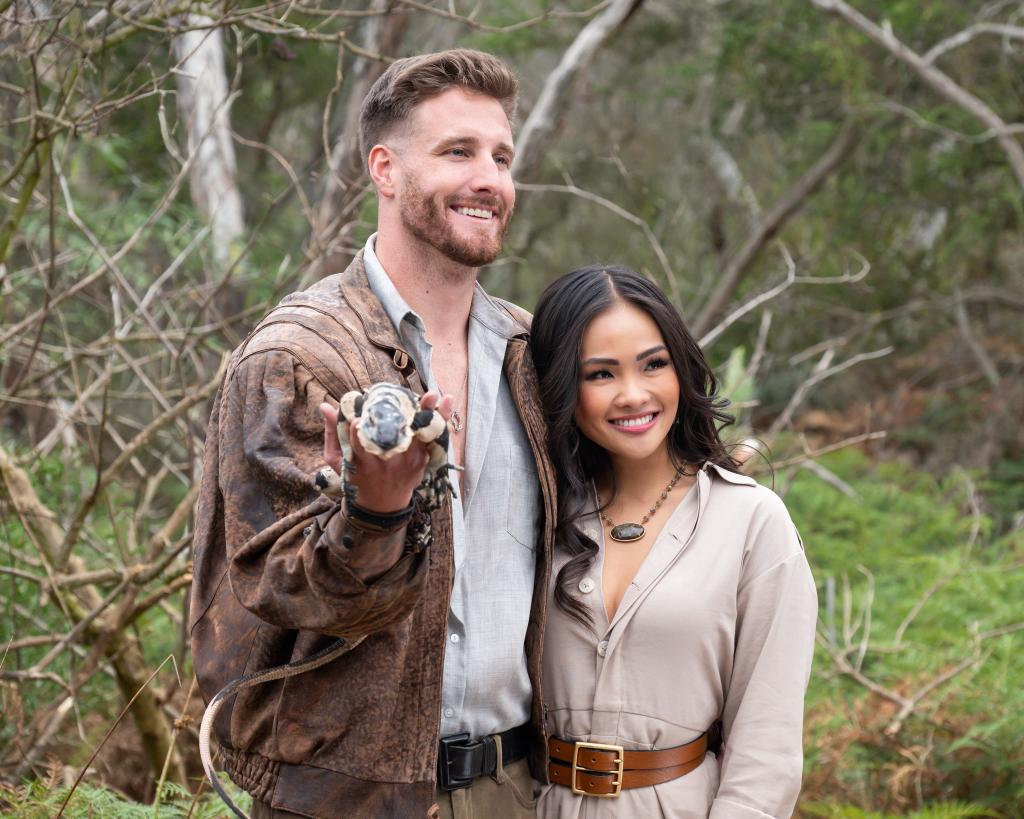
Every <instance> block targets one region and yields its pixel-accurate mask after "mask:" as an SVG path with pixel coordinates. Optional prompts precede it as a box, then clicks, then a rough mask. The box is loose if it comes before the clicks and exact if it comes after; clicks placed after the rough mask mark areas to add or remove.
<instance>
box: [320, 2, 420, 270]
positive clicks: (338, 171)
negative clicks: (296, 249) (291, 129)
mask: <svg viewBox="0 0 1024 819" xmlns="http://www.w3.org/2000/svg"><path fill="white" fill-rule="evenodd" d="M393 4H394V3H393V0H373V3H372V4H371V6H370V8H371V10H373V11H380V12H387V13H382V14H380V15H379V16H376V17H370V18H369V19H368V20H367V23H366V33H365V38H366V43H365V45H366V48H367V49H369V50H370V51H373V52H375V53H377V54H388V55H390V54H395V53H397V52H398V49H399V48H400V46H401V44H402V39H403V38H404V37H405V32H406V30H407V29H408V27H409V19H410V15H409V14H405V13H395V12H392V11H388V10H389V9H390V7H391V6H392V5H393ZM386 68H387V64H386V63H383V62H381V61H379V60H371V59H368V58H366V57H360V58H358V59H357V60H356V62H355V65H354V66H353V69H352V70H353V73H354V76H353V81H352V85H351V87H350V89H349V92H348V98H347V102H346V105H345V114H344V117H343V118H342V122H343V125H342V129H341V133H340V134H338V138H337V139H336V140H335V142H334V145H333V147H332V148H331V155H330V158H329V159H328V161H327V175H326V180H325V184H324V193H323V197H322V198H321V200H320V206H319V208H318V210H317V216H316V224H315V225H314V226H313V236H312V242H311V244H312V253H313V254H314V255H315V256H316V257H318V259H317V262H316V265H315V266H316V267H317V268H319V269H318V273H319V275H325V274H327V273H330V272H333V269H334V268H335V267H336V266H337V262H338V260H339V258H341V257H346V256H347V255H348V253H347V250H346V248H347V246H348V240H349V236H350V234H351V232H352V223H353V215H354V212H355V210H356V209H357V207H358V205H359V200H360V199H361V198H362V194H363V191H364V188H365V185H366V181H367V180H366V169H365V168H364V167H363V160H362V155H361V154H360V152H359V112H360V109H361V108H362V104H363V98H364V97H365V96H366V95H367V94H368V93H369V91H370V88H371V87H372V86H373V84H374V83H375V82H376V81H377V79H378V78H379V77H380V75H381V74H383V73H384V70H385V69H386Z"/></svg>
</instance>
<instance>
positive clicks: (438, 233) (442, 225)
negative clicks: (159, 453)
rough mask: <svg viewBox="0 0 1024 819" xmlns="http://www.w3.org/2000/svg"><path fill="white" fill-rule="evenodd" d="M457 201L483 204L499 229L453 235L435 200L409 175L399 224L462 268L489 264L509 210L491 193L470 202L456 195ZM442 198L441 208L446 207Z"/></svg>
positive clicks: (497, 248) (505, 228) (497, 249)
mask: <svg viewBox="0 0 1024 819" xmlns="http://www.w3.org/2000/svg"><path fill="white" fill-rule="evenodd" d="M458 201H459V203H460V204H464V205H467V206H469V207H486V208H489V209H491V210H492V211H493V213H494V215H493V216H491V218H492V219H497V220H499V221H500V230H499V231H498V233H497V235H495V236H493V237H491V236H488V237H484V236H480V237H477V238H475V239H468V238H464V237H461V236H459V235H457V234H456V232H455V230H454V228H453V227H452V225H451V224H450V223H449V222H448V220H447V219H446V218H445V217H446V215H447V214H446V213H445V212H442V211H441V210H440V209H439V207H438V204H437V200H435V199H433V198H431V197H429V196H425V195H424V194H423V190H422V188H420V186H419V184H418V183H417V180H416V178H415V177H413V176H410V177H409V178H408V180H407V182H406V186H405V191H404V195H403V197H402V203H401V206H400V213H401V217H402V224H403V225H404V226H405V228H406V230H408V231H409V232H410V233H411V234H412V235H413V236H415V237H416V238H417V239H419V240H420V241H421V242H424V243H425V244H428V245H430V246H431V247H432V248H434V249H435V250H437V251H438V252H439V253H441V254H442V255H444V256H445V257H447V258H448V259H451V260H452V261H453V262H456V263H457V264H461V265H465V266H466V267H482V266H483V265H485V264H490V263H491V262H493V261H494V260H495V259H497V258H498V254H499V253H501V242H502V239H504V238H505V234H506V233H507V232H508V225H509V221H510V219H511V216H512V212H511V211H509V212H507V213H506V212H504V209H503V207H502V204H501V200H499V199H498V198H497V197H492V196H481V197H477V198H475V199H474V200H473V201H467V200H466V199H465V198H460V199H459V200H458ZM448 207H449V204H448V202H447V201H446V202H445V205H444V208H445V211H447V210H448Z"/></svg>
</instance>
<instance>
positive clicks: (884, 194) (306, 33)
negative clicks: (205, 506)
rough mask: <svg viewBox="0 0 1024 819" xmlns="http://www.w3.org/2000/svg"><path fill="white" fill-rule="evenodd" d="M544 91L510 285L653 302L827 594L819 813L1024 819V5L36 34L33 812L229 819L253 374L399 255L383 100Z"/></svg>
mask: <svg viewBox="0 0 1024 819" xmlns="http://www.w3.org/2000/svg"><path fill="white" fill-rule="evenodd" d="M454 45H461V46H468V47H475V48H481V49H485V50H488V51H491V52H493V53H495V54H498V55H501V56H503V57H505V58H507V59H508V61H509V62H510V63H511V64H512V65H513V66H515V67H516V68H517V69H518V71H519V72H520V74H521V78H522V100H521V106H520V116H519V118H518V121H517V122H516V123H514V129H515V131H516V134H517V136H516V141H517V150H518V156H517V159H516V164H515V168H514V173H515V176H516V179H517V183H518V187H519V192H518V204H517V215H516V217H515V219H514V220H513V226H512V230H511V233H510V235H509V237H508V242H507V246H506V252H505V253H504V255H503V256H502V258H501V259H500V260H499V261H498V262H496V263H495V264H494V265H492V266H491V267H490V268H489V269H487V270H486V271H485V272H484V275H483V280H484V283H485V285H486V286H487V288H488V289H489V290H490V291H491V292H492V293H494V294H496V295H499V296H503V297H506V298H511V299H513V300H515V301H517V302H519V303H521V304H523V305H524V306H526V307H528V308H530V307H532V305H533V304H534V303H535V301H536V298H537V296H538V294H539V292H540V290H541V289H542V287H543V286H544V285H545V284H546V283H547V282H549V281H551V280H552V279H553V278H555V277H556V276H558V275H559V274H561V273H563V272H565V271H567V270H569V269H571V268H573V267H576V266H579V265H581V264H585V263H590V262H595V261H604V262H609V263H622V264H627V265H630V266H633V267H636V268H638V269H640V270H642V271H644V272H645V273H646V274H647V275H649V276H650V277H651V278H653V279H654V280H655V281H657V282H658V283H659V284H660V285H662V286H663V287H664V288H665V290H666V291H667V292H668V293H670V294H671V297H672V299H673V301H674V302H675V303H676V304H677V305H678V306H679V307H680V309H681V310H682V312H683V314H684V315H685V316H686V317H687V320H688V321H689V322H690V324H691V327H692V328H693V329H694V330H695V332H696V334H697V335H698V336H699V337H700V338H701V340H702V342H703V344H704V346H705V349H706V350H707V352H708V355H709V358H710V360H711V361H712V363H713V365H714V366H715V368H716V371H717V372H718V374H719V376H720V378H721V380H722V385H723V390H724V393H725V394H726V395H727V396H728V397H729V398H731V399H732V400H733V402H734V405H733V407H734V410H735V411H736V413H737V416H738V423H737V425H736V426H734V427H731V428H730V429H728V430H727V432H726V434H727V437H728V438H729V439H730V440H733V441H739V440H741V439H742V438H744V437H745V436H747V435H751V434H753V435H756V436H758V437H759V438H760V439H761V440H762V441H763V442H764V443H765V444H767V446H768V447H770V452H771V461H772V463H773V465H774V471H773V472H770V471H768V470H767V469H766V467H765V465H764V463H763V461H760V460H757V459H754V460H752V461H751V462H750V463H751V464H752V465H751V466H750V470H751V471H752V472H753V473H754V474H756V475H757V476H758V477H759V479H761V480H763V481H764V482H766V483H769V484H771V485H774V487H775V488H776V490H777V491H778V492H779V493H780V494H782V495H783V496H784V497H785V499H786V501H787V504H788V505H789V507H790V509H791V510H792V514H793V516H794V519H795V520H796V522H797V525H798V526H799V528H800V530H801V532H802V534H803V537H804V540H805V543H806V546H807V552H808V557H809V559H810V561H811V564H812V567H813V569H814V572H815V576H816V579H817V583H818V588H819V595H820V600H821V620H820V623H819V629H818V645H817V656H816V660H815V668H814V672H813V676H812V680H811V684H810V691H809V695H808V707H807V720H806V749H807V752H806V761H805V789H804V793H803V795H802V797H801V802H800V808H799V811H800V815H801V816H835V817H839V816H844V817H855V816H857V817H860V816H883V815H885V816H888V815H917V816H933V817H938V816H968V815H973V816H1005V817H1011V816H1021V815H1024V778H1022V777H1021V776H1020V772H1021V770H1024V751H1022V743H1021V741H1020V737H1021V734H1022V729H1024V724H1022V723H1024V719H1022V717H1021V714H1022V713H1024V660H1022V656H1024V651H1022V650H1021V649H1022V640H1024V635H1022V630H1024V604H1022V603H1021V599H1022V595H1021V593H1020V589H1021V588H1022V586H1024V583H1022V581H1024V570H1022V567H1024V535H1022V529H1024V488H1022V487H1024V482H1022V478H1024V447H1022V441H1024V438H1022V431H1021V420H1022V417H1021V416H1022V408H1024V384H1022V379H1021V373H1022V366H1024V339H1022V335H1021V332H1020V327H1021V317H1022V316H1021V314H1022V309H1024V232H1022V227H1024V208H1022V203H1024V197H1022V193H1024V148H1022V143H1021V137H1022V133H1024V3H1021V2H1008V1H1007V0H991V2H974V1H973V0H967V1H966V2H965V1H964V0H916V2H915V1H914V0H857V2H856V6H855V7H853V6H851V5H848V4H847V3H845V2H842V0H629V1H628V2H626V1H625V0H604V1H603V2H597V3H594V2H592V0H564V1H563V2H554V0H552V1H551V2H541V0H509V2H496V1H495V0H472V1H470V0H359V1H358V2H357V1H356V0H345V2H328V0H295V2H266V3H264V2H256V1H255V0H254V2H253V3H250V4H246V3H234V2H226V3H219V2H217V3H202V2H180V1H179V2H175V0H103V2H89V1H87V0H83V2H62V1H61V0H0V195H2V205H0V207H2V211H0V214H2V215H0V646H2V649H0V691H2V704H0V707H2V711H3V719H2V722H0V783H2V784H0V811H3V812H5V813H9V814H11V815H16V816H26V817H27V816H37V815H39V816H51V815H54V814H57V813H58V812H60V811H62V810H63V811H64V812H65V814H66V815H76V816H77V815H81V816H86V815H103V816H116V815H125V816H129V815H140V816H142V815H145V816H157V815H164V816H185V815H192V816H200V815H202V816H215V815H220V814H222V812H223V808H222V806H220V805H219V803H218V801H217V800H216V799H215V798H213V797H211V795H210V791H209V788H208V787H204V782H203V778H202V774H201V770H200V768H199V766H198V761H197V752H196V747H197V735H196V728H197V723H196V719H197V717H198V715H199V714H200V713H201V706H200V703H199V697H198V695H197V692H196V691H195V688H194V685H193V682H192V680H193V678H192V674H191V668H190V660H189V657H188V650H187V621H188V613H187V608H186V606H187V593H188V587H189V583H190V580H191V575H190V570H191V566H190V546H191V509H192V504H193V501H194V498H195V490H196V483H197V477H198V470H199V463H200V461H199V458H200V454H201V451H202V447H203V438H204V433H205V424H206V419H207V417H208V413H209V406H210V400H211V398H212V396H213V394H214V391H215V390H216V387H217V385H218V383H219V379H220V377H221V374H222V371H223V365H224V362H225V357H226V354H227V353H228V352H229V351H230V350H231V349H232V348H233V347H234V346H236V345H237V344H238V343H239V341H240V340H241V339H242V338H244V336H245V334H246V333H247V332H248V330H249V329H250V328H251V327H252V326H253V325H254V323H255V322H256V321H257V320H258V319H259V318H260V317H261V316H262V315H263V314H264V313H265V312H266V311H267V310H268V308H269V307H270V306H271V305H273V304H274V303H275V302H276V301H277V300H278V299H279V298H280V297H281V296H282V295H284V294H286V293H288V292H291V291H293V290H295V289H297V288H299V287H300V286H302V285H303V284H304V283H308V282H310V281H313V280H314V279H315V278H316V277H318V276H321V275H324V274H325V272H329V271H331V270H336V269H338V268H339V267H340V266H341V265H343V264H344V263H345V262H346V261H347V259H349V258H350V257H351V254H352V253H353V252H354V251H355V250H356V249H357V248H358V247H359V246H360V245H361V244H362V242H363V241H364V240H365V238H366V236H367V235H368V234H369V232H370V231H371V230H372V227H373V225H374V222H375V203H374V198H373V196H372V195H368V188H367V183H366V180H365V177H364V176H363V175H362V173H361V170H360V167H359V162H358V157H357V154H356V149H355V132H356V129H355V126H356V117H357V111H358V104H359V101H360V100H361V98H362V96H363V94H364V93H365V91H366V89H367V88H368V87H369V84H370V83H372V81H373V80H374V79H375V78H376V77H377V76H378V75H379V73H380V72H381V71H382V70H383V68H384V67H385V66H386V64H387V63H388V62H389V61H390V60H391V59H392V58H394V57H397V56H404V55H407V54H413V53H419V52H424V51H432V50H438V49H441V48H446V47H450V46H454Z"/></svg>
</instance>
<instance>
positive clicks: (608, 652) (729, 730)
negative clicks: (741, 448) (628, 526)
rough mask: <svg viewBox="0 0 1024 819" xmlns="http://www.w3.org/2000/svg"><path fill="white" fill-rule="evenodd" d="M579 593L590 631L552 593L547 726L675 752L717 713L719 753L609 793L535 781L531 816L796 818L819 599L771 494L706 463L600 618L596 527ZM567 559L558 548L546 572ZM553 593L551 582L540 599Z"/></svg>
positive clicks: (591, 528) (592, 519)
mask: <svg viewBox="0 0 1024 819" xmlns="http://www.w3.org/2000/svg"><path fill="white" fill-rule="evenodd" d="M580 526H581V527H582V528H583V530H584V531H586V532H587V533H588V534H589V535H590V536H591V537H593V538H594V540H596V541H597V542H598V544H599V546H600V552H599V554H598V556H597V558H596V560H595V562H594V563H593V564H592V565H591V567H590V569H589V570H588V571H587V573H586V576H585V577H584V578H583V579H581V580H580V581H579V586H578V589H576V590H575V591H576V594H577V596H578V597H579V598H580V599H581V600H583V601H584V603H585V604H586V605H587V607H588V608H589V610H590V612H591V615H592V616H593V623H594V625H593V627H587V626H583V625H581V624H579V623H577V622H576V621H575V620H573V619H571V618H570V617H568V616H567V615H566V614H565V613H564V612H563V611H562V610H561V609H560V608H558V607H557V606H556V605H555V604H554V600H553V596H552V597H549V600H548V621H547V629H546V635H545V643H544V689H543V690H544V699H545V718H546V721H547V728H548V731H549V732H550V733H551V735H552V736H557V737H561V738H563V739H566V740H570V741H573V740H585V741H589V742H600V743H607V744H612V745H622V746H623V747H624V748H625V749H626V750H651V749H663V748H671V747H673V746H676V745H682V744H684V743H687V742H690V741H691V740H694V739H696V738H697V737H699V736H700V734H701V733H702V732H703V731H705V730H706V729H707V728H708V727H709V726H710V725H711V724H712V723H713V722H714V721H715V720H717V719H719V718H721V719H722V720H723V723H724V736H725V743H724V747H723V751H722V754H721V758H715V755H714V754H713V753H710V752H709V753H708V754H707V756H706V757H705V759H704V762H703V763H702V764H701V765H700V766H699V767H698V768H696V769H695V770H693V771H691V772H690V773H688V774H686V775H685V776H682V777H679V778H677V779H674V780H671V781H669V782H666V783H664V784H661V785H653V786H650V787H643V788H635V789H631V790H623V791H622V793H621V794H620V795H619V796H618V797H615V798H600V797H595V796H579V795H577V794H574V793H573V792H572V790H571V789H570V788H567V787H564V786H562V785H554V784H552V785H548V786H546V787H545V788H544V790H543V792H542V794H541V797H540V802H539V804H538V808H537V815H538V816H539V817H540V818H541V819H603V818H604V817H637V818H638V819H641V818H642V819H657V817H673V819H698V817H699V818H700V819H707V817H712V819H764V817H779V818H780V819H781V817H789V816H791V815H792V812H793V809H794V806H795V804H796V799H797V796H798V794H799V791H800V777H801V772H802V771H801V769H802V762H803V752H802V728H803V703H804V691H805V690H806V687H807V681H808V678H809V676H810V668H811V656H812V654H813V650H814V632H815V624H816V620H817V594H816V590H815V586H814V580H813V578H812V577H811V572H810V568H809V567H808V565H807V559H806V557H805V556H804V551H803V546H802V544H801V541H800V537H799V535H798V534H797V531H796V528H795V527H794V526H793V522H792V521H791V520H790V517H789V513H788V512H787V511H786V507H785V506H784V505H783V503H782V501H781V500H780V499H779V497H778V496H777V495H776V494H775V493H774V492H772V491H771V490H769V489H767V488H765V487H762V486H760V485H758V484H757V482H756V481H754V480H753V479H751V478H748V477H746V476H744V475H737V474H735V473H732V472H729V471H728V470H724V469H719V468H718V467H715V466H711V465H709V466H705V467H704V468H703V469H702V470H700V472H699V473H698V476H697V481H696V483H695V484H694V485H693V486H692V487H691V488H690V490H689V492H688V493H687V495H686V497H685V498H684V499H683V500H682V501H681V502H680V503H679V505H678V506H677V507H676V509H675V510H674V511H673V513H672V515H671V517H670V518H669V520H668V521H667V522H666V523H665V525H664V527H663V528H662V530H661V532H660V534H659V535H658V538H657V540H656V541H655V543H654V544H653V546H652V547H651V550H650V552H649V553H648V555H647V557H646V559H645V560H644V562H643V564H642V565H641V567H640V569H639V570H638V571H637V574H636V577H635V578H634V580H633V582H632V584H631V585H630V587H629V589H628V590H627V591H626V594H625V596H624V597H623V600H622V603H621V605H620V606H619V609H618V611H617V612H615V615H614V617H613V619H612V621H611V622H610V623H609V621H608V617H607V615H606V613H605V607H604V601H603V590H602V583H601V577H602V567H603V561H604V549H605V544H604V531H603V527H602V526H601V525H600V522H599V520H598V518H597V516H596V515H595V514H591V515H589V516H587V517H585V518H584V519H583V520H582V522H581V523H580ZM566 560H567V556H566V555H565V554H564V553H562V554H558V552H557V551H556V561H555V564H554V574H553V575H552V576H553V577H556V576H557V574H558V571H559V570H560V569H561V567H562V566H563V565H564V564H565V562H566ZM550 594H552V590H550V589H549V595H550Z"/></svg>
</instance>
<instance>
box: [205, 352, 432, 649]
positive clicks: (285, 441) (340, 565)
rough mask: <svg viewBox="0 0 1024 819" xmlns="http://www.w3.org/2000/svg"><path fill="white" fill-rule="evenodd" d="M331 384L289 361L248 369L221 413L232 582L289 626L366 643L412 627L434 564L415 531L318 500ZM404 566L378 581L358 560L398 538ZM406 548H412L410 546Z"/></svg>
mask: <svg viewBox="0 0 1024 819" xmlns="http://www.w3.org/2000/svg"><path fill="white" fill-rule="evenodd" d="M324 400H330V398H329V397H328V396H327V393H326V390H325V389H324V387H323V386H322V385H321V384H320V383H319V382H318V381H317V380H316V379H314V378H313V377H312V375H311V374H310V373H309V372H308V371H307V370H306V369H305V368H304V367H303V366H302V365H301V364H300V363H299V362H298V361H297V360H296V359H295V358H293V357H292V356H291V355H289V354H288V353H286V352H280V351H267V352H262V353H259V354H255V355H253V356H251V357H249V358H246V359H244V360H242V362H241V363H240V364H239V365H238V367H237V368H236V369H235V370H234V371H233V374H232V376H231V377H230V381H229V383H228V384H226V385H225V388H224V390H223V395H222V396H221V403H220V405H219V407H218V411H219V418H218V424H219V432H218V439H219V441H220V453H219V454H220V457H219V464H218V466H219V469H218V476H217V477H218V480H219V482H220V486H219V489H220V495H221V498H222V502H223V521H224V531H223V533H222V536H223V538H224V542H225V550H226V557H227V569H228V581H229V582H230V584H231V590H232V592H233V593H234V595H235V597H236V598H237V599H238V601H239V603H241V605H243V606H244V607H245V608H247V609H248V610H249V611H251V612H252V613H253V614H255V615H256V616H257V617H259V618H260V619H261V620H264V621H266V622H268V623H271V624H273V625H275V626H278V627H280V628H286V629H302V630H309V631H316V632H319V633H321V634H330V635H336V636H343V637H357V636H362V635H364V634H368V633H371V632H374V631H378V630H381V629H384V628H387V627H388V626H390V625H392V624H394V623H396V622H398V621H400V620H402V619H404V618H405V617H406V616H407V615H408V614H409V613H410V612H411V611H412V608H413V606H414V604H415V602H416V599H417V597H418V595H419V593H420V592H421V591H422V589H423V587H424V581H425V578H426V571H427V566H426V564H427V560H426V555H425V553H424V552H423V551H417V550H416V549H415V548H414V546H413V543H412V541H411V537H410V533H409V531H408V527H406V526H401V527H400V528H397V529H394V530H392V531H375V530H374V531H371V530H369V529H367V528H364V527H362V526H358V527H357V526H355V525H353V524H351V523H350V522H348V521H347V520H346V518H345V515H344V512H343V511H342V509H341V504H339V503H338V502H337V501H332V500H329V499H327V498H325V497H323V496H321V495H320V494H319V492H317V490H316V487H315V486H314V484H313V475H314V474H315V472H316V470H317V469H318V468H319V467H321V466H322V465H323V434H324V423H323V419H322V417H321V416H320V413H319V409H318V407H319V405H320V403H321V402H322V401H324ZM396 539H397V540H399V541H402V542H403V554H402V557H401V559H399V561H398V562H397V563H396V564H395V565H394V566H392V567H391V568H390V569H388V570H387V571H385V572H384V573H383V574H382V575H380V576H379V577H376V578H375V579H373V580H372V581H366V580H365V579H364V575H363V574H361V573H360V572H358V571H357V569H356V567H355V566H354V563H355V562H356V559H357V558H358V556H360V555H373V554H377V553H379V552H380V551H382V550H386V549H387V548H388V547H389V546H394V545H395V541H396ZM406 541H408V542H406Z"/></svg>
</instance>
